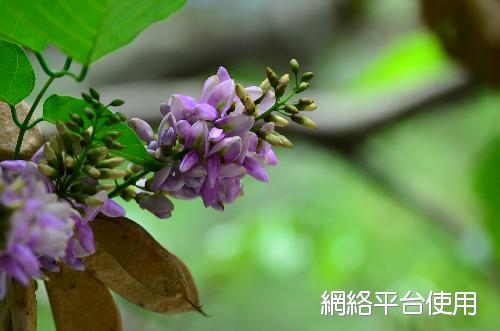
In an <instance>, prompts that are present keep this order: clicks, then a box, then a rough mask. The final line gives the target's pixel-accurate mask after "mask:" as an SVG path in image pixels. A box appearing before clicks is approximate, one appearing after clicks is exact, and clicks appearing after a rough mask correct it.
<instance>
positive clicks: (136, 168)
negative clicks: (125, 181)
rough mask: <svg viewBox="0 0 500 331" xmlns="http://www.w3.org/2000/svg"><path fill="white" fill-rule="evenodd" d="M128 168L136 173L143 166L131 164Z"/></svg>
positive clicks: (141, 169)
mask: <svg viewBox="0 0 500 331" xmlns="http://www.w3.org/2000/svg"><path fill="white" fill-rule="evenodd" d="M130 170H132V172H133V173H135V174H136V173H139V172H141V171H143V170H144V168H143V167H142V166H140V165H138V164H132V166H131V167H130Z"/></svg>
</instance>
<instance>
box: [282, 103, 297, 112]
mask: <svg viewBox="0 0 500 331" xmlns="http://www.w3.org/2000/svg"><path fill="white" fill-rule="evenodd" d="M284 110H285V111H286V112H287V113H289V114H298V113H299V110H298V109H297V107H295V106H294V105H290V104H286V105H285V108H284Z"/></svg>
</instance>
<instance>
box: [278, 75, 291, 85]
mask: <svg viewBox="0 0 500 331" xmlns="http://www.w3.org/2000/svg"><path fill="white" fill-rule="evenodd" d="M289 82H290V75H289V74H284V75H283V76H281V78H280V80H279V83H280V84H282V85H285V86H287V85H288V83H289Z"/></svg>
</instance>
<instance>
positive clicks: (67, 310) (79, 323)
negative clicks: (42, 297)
mask: <svg viewBox="0 0 500 331" xmlns="http://www.w3.org/2000/svg"><path fill="white" fill-rule="evenodd" d="M48 277H49V279H48V280H47V281H45V287H46V288H47V294H48V296H49V301H50V307H51V308H52V315H53V317H54V322H55V324H56V328H57V331H88V330H92V331H110V330H113V331H121V330H123V328H122V322H121V319H120V313H119V311H118V308H117V307H116V304H115V302H114V300H113V297H112V296H111V293H110V292H109V290H108V289H107V288H106V286H105V285H104V284H103V283H101V282H100V281H99V280H97V279H95V278H94V277H93V276H92V275H91V274H90V273H88V272H86V271H83V272H82V271H75V270H72V269H69V268H68V267H65V266H64V265H61V270H60V271H59V272H54V273H49V274H48Z"/></svg>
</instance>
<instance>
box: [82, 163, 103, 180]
mask: <svg viewBox="0 0 500 331" xmlns="http://www.w3.org/2000/svg"><path fill="white" fill-rule="evenodd" d="M83 172H85V173H86V174H88V175H89V176H90V177H92V178H95V179H99V178H100V177H101V172H100V171H99V169H97V168H96V167H93V166H90V165H86V166H85V167H83Z"/></svg>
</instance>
